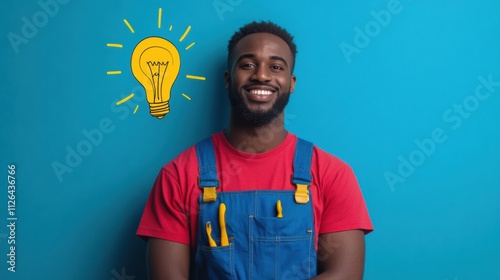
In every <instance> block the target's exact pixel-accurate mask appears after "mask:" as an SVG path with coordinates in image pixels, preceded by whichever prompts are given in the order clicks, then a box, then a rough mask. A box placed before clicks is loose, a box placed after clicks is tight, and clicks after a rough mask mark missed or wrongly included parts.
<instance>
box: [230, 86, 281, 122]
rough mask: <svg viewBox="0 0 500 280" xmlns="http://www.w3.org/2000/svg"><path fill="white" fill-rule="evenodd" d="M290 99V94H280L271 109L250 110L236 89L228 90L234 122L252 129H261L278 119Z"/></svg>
mask: <svg viewBox="0 0 500 280" xmlns="http://www.w3.org/2000/svg"><path fill="white" fill-rule="evenodd" d="M289 99H290V93H289V92H286V93H284V94H281V95H279V96H278V98H277V99H276V102H274V104H273V107H272V108H271V109H269V110H260V109H258V110H254V111H252V110H250V108H248V106H247V105H246V103H245V100H243V97H242V96H241V94H240V93H239V91H238V90H236V89H231V87H230V88H229V101H230V103H231V113H232V116H233V117H234V118H235V120H236V121H238V122H240V123H242V124H246V125H249V126H254V127H261V126H264V125H267V124H270V123H271V122H272V121H273V120H274V119H275V118H276V117H278V116H279V115H280V114H281V113H282V112H283V110H284V109H285V107H286V105H287V104H288V100H289Z"/></svg>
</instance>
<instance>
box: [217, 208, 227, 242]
mask: <svg viewBox="0 0 500 280" xmlns="http://www.w3.org/2000/svg"><path fill="white" fill-rule="evenodd" d="M219 224H220V245H221V246H228V245H229V238H228V237H227V230H226V204H224V203H221V204H220V205H219Z"/></svg>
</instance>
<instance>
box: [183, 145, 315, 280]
mask: <svg viewBox="0 0 500 280" xmlns="http://www.w3.org/2000/svg"><path fill="white" fill-rule="evenodd" d="M312 149H313V145H312V143H310V142H307V141H305V140H302V139H299V138H297V145H296V148H295V155H294V163H293V170H294V171H293V176H292V181H293V183H294V184H295V185H296V190H290V191H288V190H285V191H281V190H276V191H274V190H256V191H234V192H217V187H218V186H219V181H218V177H217V170H216V160H215V153H214V149H213V145H212V139H211V138H210V137H209V138H207V139H205V140H203V141H201V142H200V143H198V144H197V145H196V151H197V156H198V162H199V166H200V179H199V186H200V188H202V189H203V194H202V195H201V196H200V200H199V201H200V210H199V218H198V235H197V248H196V252H195V256H194V260H193V261H194V265H192V266H191V268H192V269H191V279H259V280H266V279H297V280H299V279H300V280H302V279H309V278H311V277H314V276H316V274H317V272H316V251H315V249H314V248H315V246H314V237H315V233H314V215H313V207H312V199H311V195H310V193H309V190H308V187H309V185H310V183H311V179H312V176H311V173H310V169H311V159H312ZM255 176H258V174H255ZM284 183H285V182H284ZM269 189H271V186H270V187H269Z"/></svg>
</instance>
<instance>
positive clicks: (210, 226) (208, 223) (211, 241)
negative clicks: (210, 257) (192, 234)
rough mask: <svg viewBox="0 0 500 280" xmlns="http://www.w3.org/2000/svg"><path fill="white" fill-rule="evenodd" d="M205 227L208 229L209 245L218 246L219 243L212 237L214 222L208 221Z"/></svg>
mask: <svg viewBox="0 0 500 280" xmlns="http://www.w3.org/2000/svg"><path fill="white" fill-rule="evenodd" d="M205 228H206V230H207V236H208V245H210V247H217V243H215V240H214V239H213V238H212V223H211V222H210V221H208V222H207V223H206V224H205Z"/></svg>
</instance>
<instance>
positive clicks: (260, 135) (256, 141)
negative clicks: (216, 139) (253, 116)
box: [225, 114, 288, 154]
mask: <svg viewBox="0 0 500 280" xmlns="http://www.w3.org/2000/svg"><path fill="white" fill-rule="evenodd" d="M287 133H288V132H287V131H286V130H285V127H284V120H283V114H280V115H279V116H278V117H276V118H275V119H274V120H273V121H271V122H270V123H269V124H266V125H263V126H259V127H256V126H250V125H246V124H243V123H240V122H239V121H238V120H236V119H235V118H233V117H232V118H231V121H230V124H229V129H228V130H226V131H225V136H226V138H227V140H228V141H229V143H230V144H231V145H232V146H233V147H235V148H236V149H238V150H240V151H242V152H246V153H251V154H259V153H264V152H268V151H270V150H272V149H274V148H276V147H277V146H278V145H279V144H281V142H283V140H285V138H286V135H287Z"/></svg>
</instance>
